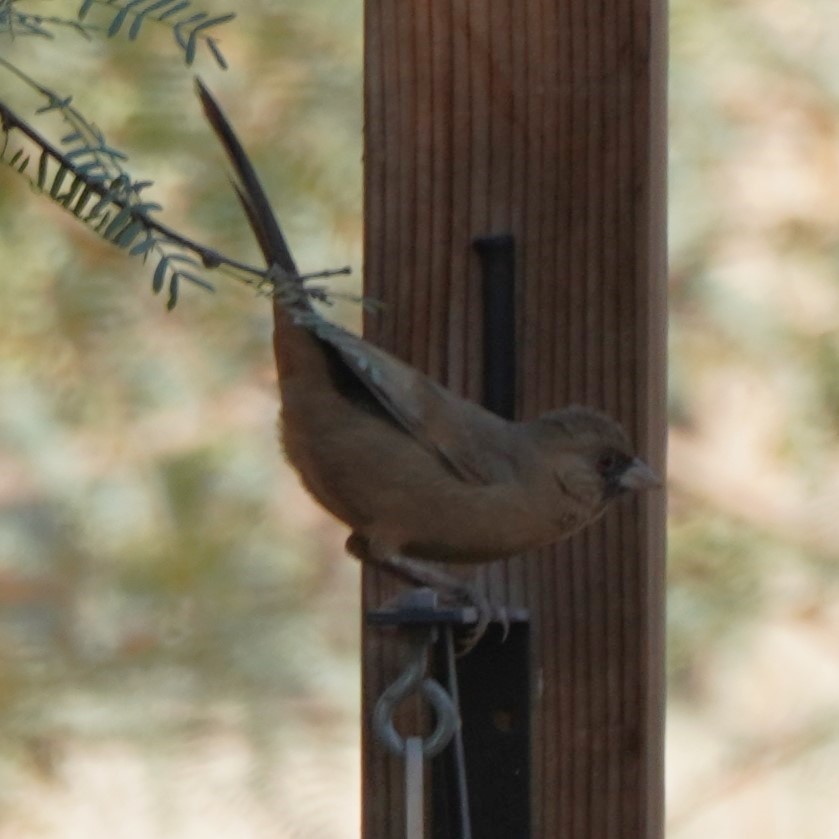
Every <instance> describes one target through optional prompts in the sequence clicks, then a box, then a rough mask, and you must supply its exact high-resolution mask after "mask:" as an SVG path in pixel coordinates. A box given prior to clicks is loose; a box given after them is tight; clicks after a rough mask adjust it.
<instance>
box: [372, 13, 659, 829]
mask: <svg viewBox="0 0 839 839" xmlns="http://www.w3.org/2000/svg"><path fill="white" fill-rule="evenodd" d="M365 31H366V46H365V88H366V97H365V116H366V122H365V190H366V192H365V196H366V197H365V261H366V266H365V277H366V293H367V294H368V295H370V296H372V297H374V298H378V299H379V300H381V301H382V302H383V303H384V304H385V306H386V308H385V310H384V312H383V313H382V314H381V315H377V316H372V317H370V318H369V319H368V322H367V324H366V330H367V335H368V337H369V338H370V339H372V340H373V341H375V342H377V343H380V344H381V345H382V346H384V347H387V348H388V349H390V350H392V351H394V352H395V353H397V354H398V355H400V356H402V357H403V358H405V359H408V360H409V361H411V362H412V363H413V364H415V365H417V366H419V367H421V368H423V369H425V370H427V371H428V372H430V373H431V375H432V376H434V377H436V378H437V379H439V380H440V381H442V382H443V383H445V384H447V385H448V386H449V387H451V388H452V389H453V390H455V391H457V392H460V393H464V394H467V395H468V396H470V397H472V398H474V399H477V400H480V398H481V395H482V394H481V389H482V381H483V377H482V370H481V361H482V357H483V354H482V347H481V325H482V312H481V273H480V264H479V259H478V257H477V255H476V254H475V251H474V249H473V247H472V243H473V240H474V239H475V238H476V237H480V236H486V235H493V234H502V235H503V234H512V236H513V237H514V240H515V260H516V264H515V275H516V283H517V285H516V290H515V297H516V309H517V312H518V316H517V324H516V328H517V336H518V341H517V345H518V354H517V382H518V386H517V395H516V407H517V412H518V415H519V416H523V417H530V416H534V415H536V414H538V413H540V412H541V411H543V410H546V409H549V408H552V407H557V406H561V405H564V404H567V403H569V402H577V403H584V404H587V405H591V406H593V407H598V408H602V409H604V410H606V411H608V412H609V413H611V414H613V415H615V416H616V417H618V418H619V419H620V420H621V421H622V422H623V423H624V424H625V426H626V428H627V430H628V431H629V433H630V434H631V436H632V437H633V438H634V439H635V441H636V442H637V443H638V445H639V448H640V450H641V452H642V453H643V454H644V456H645V457H646V458H647V459H648V460H649V461H650V462H651V463H652V464H653V465H654V466H655V467H656V468H657V469H659V470H661V471H662V472H663V469H664V462H663V461H664V447H665V436H666V431H665V428H666V425H665V398H664V372H665V333H666V316H665V279H666V275H665V222H664V214H665V206H664V205H665V183H664V179H665V174H664V173H665V163H666V156H665V37H666V19H665V3H664V0H603V2H600V3H592V2H590V0H367V3H366V23H365ZM663 565H664V497H663V493H657V494H650V495H647V496H645V497H643V498H640V499H627V500H625V501H623V502H621V503H620V504H619V505H618V506H617V507H616V508H615V509H612V510H610V511H609V512H608V513H607V514H606V516H605V517H604V518H603V519H602V521H601V522H600V523H598V524H597V525H595V526H594V527H591V528H589V529H588V530H587V531H586V532H585V533H583V534H581V535H579V536H578V537H575V538H574V539H573V540H571V541H570V542H568V543H566V544H564V545H560V546H558V547H557V548H556V549H552V550H549V551H545V552H543V553H541V554H539V555H538V556H528V557H526V558H517V559H515V560H512V561H509V562H506V563H499V564H496V565H495V566H493V567H491V568H489V569H487V570H485V571H483V572H482V573H484V574H485V575H486V579H487V586H488V588H489V590H490V592H491V593H492V597H493V600H494V601H496V602H498V603H506V604H509V605H512V606H514V607H524V608H528V609H529V610H530V612H531V615H532V624H531V630H530V632H531V650H532V652H531V661H530V685H529V689H530V692H531V696H532V708H531V720H532V723H531V726H532V727H531V750H530V752H531V776H532V781H531V799H532V804H531V835H532V837H538V838H539V839H598V838H599V837H609V839H623V838H624V837H625V839H638V837H644V839H658V837H660V836H661V835H662V728H663V674H662V667H663V663H662V662H663V637H662V636H663V630H662V625H663ZM393 590H394V589H393V587H392V584H391V583H390V582H389V581H387V580H383V579H380V578H379V577H378V575H376V574H373V573H370V572H369V571H365V575H364V603H365V607H371V606H376V605H379V604H380V603H381V602H382V601H383V600H384V599H386V598H387V597H388V596H390V594H391V593H392V591H393ZM394 668H395V653H394V651H393V649H392V644H391V643H390V642H388V641H386V640H383V639H382V638H381V636H380V635H379V634H378V633H377V632H375V631H369V630H368V631H365V633H364V663H363V680H364V687H363V689H364V706H363V707H364V743H363V761H364V766H363V776H364V781H363V787H364V827H363V836H364V837H365V839H401V837H402V836H403V835H404V808H403V801H402V792H401V791H402V787H403V767H402V765H401V762H400V761H399V760H398V759H396V758H393V757H391V756H389V755H387V754H386V753H385V752H384V750H383V749H382V748H381V747H380V746H379V745H378V744H377V743H376V742H375V741H374V739H373V738H372V735H371V733H370V728H369V722H370V713H371V709H372V704H373V703H374V702H375V699H376V698H377V697H378V695H379V694H380V692H381V690H382V688H383V686H384V684H385V683H387V681H388V680H389V679H391V678H392V676H393V673H394V672H395V669H394ZM527 688H528V686H526V685H524V686H522V689H523V690H526V689H527ZM412 714H413V712H412V711H411V710H410V709H409V710H408V711H407V712H406V717H407V718H406V719H405V720H404V725H405V726H406V730H407V731H408V733H415V730H416V729H415V728H413V727H414V726H417V725H419V720H418V719H412ZM413 715H414V716H416V715H415V714H413ZM467 757H468V756H467ZM509 839H525V837H524V835H522V836H521V837H519V836H510V837H509Z"/></svg>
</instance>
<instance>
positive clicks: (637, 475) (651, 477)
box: [618, 457, 662, 492]
mask: <svg viewBox="0 0 839 839" xmlns="http://www.w3.org/2000/svg"><path fill="white" fill-rule="evenodd" d="M618 483H619V484H620V486H621V487H622V488H623V489H628V490H631V491H632V492H641V491H643V490H645V489H655V488H656V487H660V486H662V480H661V478H659V477H658V475H656V473H655V472H653V470H652V469H650V467H649V466H647V464H646V463H644V461H643V460H641V458H639V457H636V458H635V459H634V460H633V461H632V463H630V464H629V466H627V468H626V471H625V472H624V473H623V475H621V476H620V478H619V479H618Z"/></svg>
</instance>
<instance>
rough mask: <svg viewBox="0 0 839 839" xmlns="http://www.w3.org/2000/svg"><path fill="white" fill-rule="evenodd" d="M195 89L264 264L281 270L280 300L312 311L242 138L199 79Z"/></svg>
mask: <svg viewBox="0 0 839 839" xmlns="http://www.w3.org/2000/svg"><path fill="white" fill-rule="evenodd" d="M195 86H196V89H197V91H198V97H199V99H200V100H201V105H202V106H203V108H204V114H205V115H206V117H207V121H208V122H209V123H210V126H211V127H212V129H213V131H214V132H215V134H216V136H217V137H218V138H219V140H220V141H221V145H222V147H223V148H224V151H225V152H226V154H227V157H228V159H229V160H230V163H231V164H232V166H233V171H234V172H235V175H236V180H235V181H234V182H233V188H234V189H235V190H236V194H237V195H238V196H239V201H240V202H241V204H242V208H243V209H244V211H245V215H246V216H247V217H248V222H249V223H250V226H251V229H252V230H253V232H254V236H255V237H256V241H257V243H258V244H259V247H260V249H261V250H262V254H263V256H264V257H265V261H266V262H267V264H268V267H269V268H272V267H274V266H276V267H277V268H278V269H279V272H280V277H279V278H274V282H275V286H276V291H277V295H276V296H277V298H283V297H284V296H285V295H284V294H283V292H284V291H291V292H292V294H291V297H292V298H294V301H295V303H296V304H297V307H298V308H304V309H307V310H308V309H310V304H309V302H308V299H307V298H306V295H305V294H302V293H301V285H302V284H301V282H300V280H299V279H298V276H299V275H298V272H297V266H296V265H295V262H294V258H293V257H292V255H291V251H290V250H289V247H288V242H286V238H285V236H284V235H283V231H282V228H281V227H280V224H279V222H278V221H277V219H276V217H275V215H274V211H273V210H272V209H271V203H270V202H269V200H268V196H267V195H266V194H265V190H264V189H263V187H262V184H261V183H260V180H259V177H258V176H257V174H256V171H255V169H254V168H253V164H252V163H251V161H250V158H249V157H248V156H247V154H246V153H245V150H244V148H242V144H241V143H240V142H239V138H238V137H237V136H236V134H235V133H234V131H233V128H232V126H231V125H230V123H229V122H228V121H227V117H225V115H224V113H223V112H222V110H221V108H220V107H219V105H218V103H217V102H216V100H215V99H214V98H213V97H212V95H211V94H210V92H209V91H208V90H207V88H206V87H205V86H204V84H203V83H202V82H201V80H200V79H196V80H195ZM292 282H293V283H294V288H293V289H291V288H288V287H287V288H285V289H284V288H283V287H282V286H283V285H286V286H288V284H289V283H292ZM279 308H283V307H282V305H281V303H280V300H279V299H278V300H277V301H275V310H276V309H279Z"/></svg>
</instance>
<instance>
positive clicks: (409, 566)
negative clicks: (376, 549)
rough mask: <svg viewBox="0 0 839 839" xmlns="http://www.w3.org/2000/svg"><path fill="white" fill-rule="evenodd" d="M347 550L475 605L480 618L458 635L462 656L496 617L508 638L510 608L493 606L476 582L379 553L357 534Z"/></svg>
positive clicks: (457, 601) (458, 601) (461, 602)
mask: <svg viewBox="0 0 839 839" xmlns="http://www.w3.org/2000/svg"><path fill="white" fill-rule="evenodd" d="M347 550H348V552H349V553H351V554H353V555H354V556H356V557H358V558H359V559H361V560H362V562H368V563H371V564H374V565H377V566H379V567H380V568H382V569H383V570H385V571H388V572H389V573H391V574H393V575H394V576H396V577H398V578H399V579H401V580H404V581H406V582H409V583H413V584H414V585H418V586H428V587H429V588H432V589H434V590H435V591H436V592H437V593H438V594H439V595H440V596H441V597H442V598H443V599H444V600H448V601H449V602H453V603H454V604H456V605H460V606H464V605H465V606H473V607H474V608H475V610H476V612H477V621H476V622H475V623H474V624H472V625H471V626H469V627H468V628H467V629H466V631H465V632H464V633H463V635H462V636H461V637H459V638H458V639H457V644H456V646H457V654H458V656H464V655H466V654H467V653H469V652H471V651H472V650H473V649H474V648H475V646H477V644H478V642H479V641H480V640H481V638H483V637H484V635H485V634H486V631H487V629H488V628H489V625H490V623H492V622H493V621H498V622H499V623H500V624H501V629H502V642H503V641H506V640H507V636H508V635H509V632H510V616H509V613H508V611H507V609H506V608H505V607H503V606H502V607H495V606H492V605H491V604H490V602H489V600H488V599H487V596H486V595H485V594H484V593H483V591H481V589H480V587H479V586H477V585H475V584H474V583H472V582H467V581H466V580H462V579H460V578H458V577H455V576H453V575H452V574H447V573H446V572H445V571H442V570H440V569H439V568H436V567H435V566H433V565H429V564H428V563H427V562H425V561H423V560H418V559H412V558H410V557H406V556H401V555H399V554H388V555H386V556H381V557H379V556H375V555H373V554H372V553H371V552H370V550H369V543H367V542H366V540H362V539H361V537H358V536H356V535H355V534H354V535H353V536H350V538H349V539H348V540H347Z"/></svg>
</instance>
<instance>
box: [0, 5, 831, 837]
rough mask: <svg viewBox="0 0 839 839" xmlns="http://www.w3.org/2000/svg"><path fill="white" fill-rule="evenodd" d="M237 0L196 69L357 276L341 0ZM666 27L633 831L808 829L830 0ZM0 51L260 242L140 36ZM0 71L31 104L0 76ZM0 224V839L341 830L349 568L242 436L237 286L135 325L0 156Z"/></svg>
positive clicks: (180, 87)
mask: <svg viewBox="0 0 839 839" xmlns="http://www.w3.org/2000/svg"><path fill="white" fill-rule="evenodd" d="M2 5H3V4H0V6H2ZM21 5H23V4H21ZM25 5H26V6H27V7H33V9H34V7H36V6H38V4H36V3H26V4H25ZM40 5H41V7H43V8H45V9H46V11H47V12H48V13H49V14H53V15H55V14H60V13H61V12H62V11H65V13H69V14H72V12H73V11H74V10H75V5H73V4H62V3H55V2H52V3H46V4H40ZM65 6H66V7H69V12H67V10H66V8H65ZM196 8H200V9H206V10H210V11H214V12H218V13H223V12H227V11H230V10H231V9H232V8H233V7H231V6H230V5H229V4H228V5H225V3H224V2H223V0H202V2H201V3H200V4H196ZM235 11H237V13H238V15H239V17H238V18H237V20H236V21H234V22H233V23H232V24H228V25H227V26H225V27H223V28H222V29H220V30H219V31H218V36H219V39H220V42H221V46H222V49H223V52H224V54H225V56H226V58H227V60H228V62H229V63H230V65H231V68H232V70H231V71H229V72H227V73H224V72H222V71H221V70H219V69H218V68H217V67H216V66H215V64H214V62H213V61H212V60H211V59H210V57H209V56H208V55H207V54H206V53H205V54H200V53H199V57H198V59H197V63H196V67H195V70H196V71H197V72H198V73H200V74H201V75H202V77H203V78H204V79H205V80H206V81H207V82H208V84H209V85H210V87H211V88H212V89H213V90H215V91H216V92H217V94H218V95H219V97H220V99H221V101H222V102H223V103H224V105H225V107H226V108H227V110H228V112H229V114H230V116H231V117H232V118H233V120H234V122H235V123H236V125H237V127H238V129H239V131H240V133H241V135H242V136H243V137H245V138H246V139H247V145H248V147H249V149H250V150H251V151H252V152H253V155H254V158H255V160H256V162H257V164H258V165H259V166H260V169H261V171H262V172H263V173H264V176H265V180H266V182H267V185H268V187H269V191H270V193H271V194H272V195H274V196H277V197H278V204H279V207H280V210H281V212H282V214H283V221H284V223H285V224H286V226H287V232H288V235H289V238H290V239H291V241H292V243H293V246H294V248H295V252H296V253H297V254H298V257H299V261H300V263H301V267H302V268H303V270H314V269H319V268H323V267H328V266H338V265H343V264H346V263H351V264H352V265H353V266H355V268H356V269H358V268H360V264H361V254H360V232H361V231H360V205H361V200H360V198H361V4H360V0H306V2H305V3H304V2H298V1H297V0H285V2H249V3H247V4H243V5H242V4H240V5H239V6H238V7H237V8H235ZM110 17H112V15H110ZM110 17H109V15H108V13H107V12H106V13H105V17H104V20H105V21H106V22H107V20H109V19H110ZM93 19H94V20H95V18H93ZM101 19H102V18H100V20H101ZM671 38H672V43H671V52H672V65H671V78H670V89H671V96H670V107H671V175H670V184H671V186H670V189H671V222H670V223H671V231H670V235H671V311H672V319H671V362H670V363H671V422H672V432H671V460H670V475H669V478H670V488H671V517H670V537H669V538H670V567H669V586H670V603H669V653H668V667H669V690H670V700H669V718H668V746H667V762H668V763H667V765H668V770H667V773H668V836H669V837H671V839H699V837H703V838H704V837H707V836H708V835H713V836H715V837H718V838H719V839H728V837H731V839H734V837H738V839H744V837H745V838H746V839H751V837H760V839H781V837H784V839H786V837H788V836H790V835H795V836H796V837H798V838H799V839H828V837H833V836H839V808H837V806H836V803H835V797H836V790H837V789H839V596H837V595H839V571H837V567H839V566H837V562H836V560H837V556H839V525H837V519H839V333H837V323H839V234H837V230H839V200H837V197H836V196H839V73H837V72H836V56H837V55H839V8H837V7H836V4H835V0H751V2H749V1H748V0H740V1H739V2H729V0H725V2H723V1H722V0H706V2H704V3H696V2H693V0H672V3H671ZM0 57H2V58H5V59H7V60H11V61H13V62H15V63H16V64H17V65H18V66H20V67H21V68H22V69H24V70H26V71H27V72H29V73H30V74H31V75H35V76H36V77H37V78H38V79H39V80H40V81H42V82H43V83H45V84H47V85H49V86H51V87H53V88H54V89H56V90H57V91H58V92H61V93H71V92H72V93H73V94H74V96H75V100H74V101H75V104H76V105H77V107H79V108H80V110H82V111H83V112H84V113H85V115H86V116H87V117H88V118H90V119H92V120H93V121H94V122H96V123H97V124H98V125H99V126H100V127H101V128H102V129H103V130H104V131H105V133H106V135H107V137H108V139H109V140H110V141H111V143H112V144H114V145H116V146H117V147H119V148H121V149H124V150H126V151H128V152H129V154H130V158H131V159H130V163H129V166H130V169H131V171H132V173H133V174H134V175H135V176H139V177H147V178H150V179H153V180H154V181H155V187H154V189H153V192H154V195H155V197H156V198H157V199H158V200H160V203H162V204H163V205H164V212H163V213H162V218H164V219H165V220H167V221H169V222H171V223H173V224H174V225H176V226H178V227H181V228H183V229H184V230H185V231H186V232H188V233H190V234H192V235H194V236H196V237H197V238H199V239H201V240H202V241H206V242H209V243H212V244H214V245H215V246H217V247H218V248H219V249H221V250H222V251H224V252H227V253H231V254H237V255H240V256H242V257H243V258H250V259H251V260H253V261H256V260H257V256H256V252H255V248H254V247H253V246H252V245H251V244H250V238H249V236H248V234H247V233H246V230H245V227H244V225H243V223H242V220H241V218H240V214H239V208H238V205H237V204H236V202H235V200H232V198H231V194H230V191H229V186H228V184H227V181H226V175H225V169H224V166H222V165H220V164H221V158H220V154H219V152H218V150H217V148H216V145H215V143H214V141H213V140H212V138H211V137H210V135H209V133H208V130H207V128H206V126H205V125H204V123H203V121H202V119H201V117H200V115H199V109H198V107H197V104H196V101H195V98H194V95H193V92H192V84H191V72H190V71H188V70H186V69H185V68H184V67H183V65H182V57H181V55H180V54H179V51H178V50H177V48H176V47H175V46H174V45H173V44H172V38H171V32H170V31H169V30H167V29H165V28H163V27H154V26H147V27H146V29H145V30H144V32H143V33H142V35H141V37H140V39H139V40H138V41H137V42H136V43H130V42H128V41H127V39H125V38H124V37H120V38H117V39H115V40H113V41H103V40H101V39H94V40H92V41H90V42H87V41H85V40H83V39H82V38H80V37H78V36H77V35H75V34H74V33H72V32H70V33H67V34H66V35H65V36H63V38H62V39H61V40H60V41H56V42H49V41H45V40H42V39H35V38H17V39H16V40H15V41H14V42H11V41H10V40H8V39H7V38H5V37H3V38H2V40H0ZM0 95H2V98H3V99H5V100H6V101H7V102H8V103H9V104H11V105H13V106H16V107H17V108H18V109H19V111H20V112H21V113H22V114H23V115H31V113H32V110H33V109H34V108H35V107H37V106H39V105H40V104H41V102H40V100H38V99H37V98H36V97H34V96H33V95H32V94H31V92H29V91H28V90H27V89H26V88H24V87H23V86H21V85H20V84H19V83H18V82H17V81H16V80H15V79H14V77H13V76H11V75H9V74H8V73H6V72H5V71H4V70H3V68H0ZM39 125H42V126H44V130H49V123H46V124H44V123H40V122H39ZM52 136H55V137H57V136H60V135H59V134H58V133H57V132H52ZM0 224H1V225H2V231H3V235H2V237H0V264H2V266H3V280H2V282H0V837H2V839H7V837H10V838H11V837H21V838H22V839H23V838H24V837H25V838H26V839H29V837H32V838H33V839H34V837H62V838H63V837H75V836H85V837H90V839H97V837H106V836H107V837H109V838H110V837H115V838H116V839H123V838H125V839H128V838H129V837H131V839H133V838H134V837H137V839H140V838H141V837H142V838H143V839H145V838H146V837H157V836H167V837H172V839H181V838H182V837H183V838H184V839H186V837H193V836H194V837H204V836H207V835H224V836H230V837H237V836H242V837H272V839H274V837H278V838H279V839H285V837H306V839H352V837H354V836H357V833H358V827H357V826H358V809H359V805H358V774H359V773H358V766H357V764H358V734H357V719H358V697H357V693H358V615H357V580H358V569H357V567H356V565H355V563H353V562H352V561H350V560H349V559H347V558H346V556H345V555H344V554H343V551H342V542H343V535H344V534H343V529H342V528H341V527H339V526H338V525H335V524H334V523H332V522H331V521H330V520H328V519H326V518H324V516H323V515H322V514H321V513H320V512H319V511H318V510H317V509H316V508H315V507H314V506H313V504H312V503H311V502H310V501H309V500H308V498H307V497H306V496H305V495H304V493H303V492H302V491H301V490H300V489H299V488H298V485H297V482H296V479H295V478H294V476H293V475H292V474H291V473H290V472H289V470H288V468H287V467H286V466H285V464H284V462H283V459H282V456H281V454H280V452H279V449H278V446H277V444H276V439H275V426H274V415H275V412H276V408H277V400H276V396H275V372H274V369H273V363H272V358H271V354H270V348H269V341H270V331H271V324H270V318H269V311H268V307H267V306H266V305H265V302H264V301H263V300H261V299H259V298H258V297H257V296H256V295H255V294H254V292H253V291H252V290H250V289H247V288H244V287H241V286H237V285H236V284H235V283H233V282H229V281H226V280H225V279H224V278H220V279H219V281H218V283H217V291H216V293H215V294H212V295H211V294H207V293H205V292H203V291H201V290H200V289H197V288H189V287H187V288H184V289H183V293H182V300H181V302H180V303H179V305H178V307H177V308H176V309H175V311H174V312H172V313H167V312H166V310H165V306H164V303H165V301H164V300H161V299H157V298H154V297H153V296H152V295H151V294H150V293H149V291H147V290H146V289H147V288H149V289H150V284H151V276H150V275H151V272H150V270H149V269H147V268H144V267H143V266H142V264H141V263H140V262H139V261H138V260H136V259H134V260H132V259H129V258H128V257H126V256H125V255H124V254H122V253H120V252H118V251H116V250H115V249H114V248H112V247H109V246H107V245H103V244H101V243H100V242H99V241H98V240H97V239H96V238H95V237H94V236H93V235H92V234H91V233H89V232H88V231H87V230H85V229H84V228H82V227H81V226H80V225H78V224H77V223H76V222H75V221H74V220H73V219H72V218H71V217H69V216H67V215H65V214H63V213H62V212H61V211H59V210H57V209H56V208H54V207H53V206H52V205H51V204H50V203H49V202H48V201H46V200H44V199H41V198H38V197H37V196H34V195H33V194H32V193H31V192H30V190H29V189H28V188H27V187H26V185H25V183H24V181H23V180H22V179H21V178H19V177H17V176H15V175H14V173H12V172H10V171H8V170H5V169H4V170H0ZM337 282H338V283H339V284H340V283H344V282H346V283H347V288H349V289H354V288H356V287H357V285H355V284H357V282H358V271H356V276H355V278H354V279H353V280H339V281H337ZM337 315H338V316H341V317H344V318H346V319H347V321H348V322H349V323H350V324H351V325H357V323H358V320H359V316H358V312H357V311H356V310H355V309H354V308H353V307H347V308H346V309H345V310H342V311H339V312H338V313H337ZM546 839H549V838H548V837H546Z"/></svg>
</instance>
